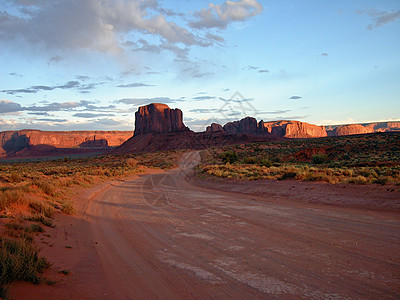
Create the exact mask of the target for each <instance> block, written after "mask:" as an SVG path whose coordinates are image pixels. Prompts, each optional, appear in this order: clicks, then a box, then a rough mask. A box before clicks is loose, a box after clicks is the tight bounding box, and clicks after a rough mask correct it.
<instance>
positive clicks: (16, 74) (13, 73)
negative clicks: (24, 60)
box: [8, 72, 22, 77]
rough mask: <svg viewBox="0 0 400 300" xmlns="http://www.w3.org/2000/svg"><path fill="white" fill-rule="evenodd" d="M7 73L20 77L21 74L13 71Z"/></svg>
mask: <svg viewBox="0 0 400 300" xmlns="http://www.w3.org/2000/svg"><path fill="white" fill-rule="evenodd" d="M8 75H10V76H16V77H22V75H21V74H18V73H15V72H11V73H8Z"/></svg>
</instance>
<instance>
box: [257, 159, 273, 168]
mask: <svg viewBox="0 0 400 300" xmlns="http://www.w3.org/2000/svg"><path fill="white" fill-rule="evenodd" d="M258 164H259V165H260V166H263V167H267V168H269V167H271V166H272V162H271V161H270V160H269V159H268V158H263V159H261V160H260V162H259V163H258Z"/></svg>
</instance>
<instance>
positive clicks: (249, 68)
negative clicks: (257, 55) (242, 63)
mask: <svg viewBox="0 0 400 300" xmlns="http://www.w3.org/2000/svg"><path fill="white" fill-rule="evenodd" d="M243 69H245V70H258V69H260V67H256V66H247V67H245V68H243Z"/></svg>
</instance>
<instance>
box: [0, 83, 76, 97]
mask: <svg viewBox="0 0 400 300" xmlns="http://www.w3.org/2000/svg"><path fill="white" fill-rule="evenodd" d="M78 86H79V82H78V81H68V82H66V83H64V84H61V85H55V86H47V85H34V86H31V87H29V88H25V89H16V90H2V91H0V92H2V93H6V94H9V95H14V94H19V93H25V94H36V93H37V92H40V91H52V90H55V89H63V90H65V89H72V88H76V87H78Z"/></svg>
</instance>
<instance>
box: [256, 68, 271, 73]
mask: <svg viewBox="0 0 400 300" xmlns="http://www.w3.org/2000/svg"><path fill="white" fill-rule="evenodd" d="M258 73H269V71H268V70H267V69H262V70H258Z"/></svg>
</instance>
